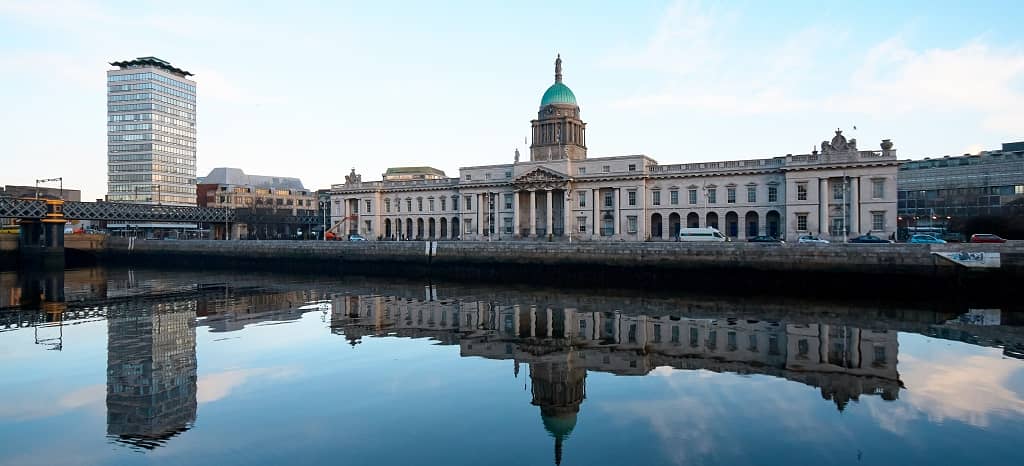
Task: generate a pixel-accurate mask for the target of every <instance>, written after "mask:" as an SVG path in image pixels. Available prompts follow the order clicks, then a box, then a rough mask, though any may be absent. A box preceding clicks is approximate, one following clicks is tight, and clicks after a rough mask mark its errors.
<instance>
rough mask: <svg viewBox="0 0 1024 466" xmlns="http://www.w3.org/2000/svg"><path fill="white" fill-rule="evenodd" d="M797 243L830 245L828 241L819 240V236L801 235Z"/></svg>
mask: <svg viewBox="0 0 1024 466" xmlns="http://www.w3.org/2000/svg"><path fill="white" fill-rule="evenodd" d="M796 242H798V243H811V244H828V243H829V241H828V240H827V239H821V238H818V237H817V236H814V235H801V236H800V238H798V239H797V240H796Z"/></svg>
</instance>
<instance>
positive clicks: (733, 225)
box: [725, 212, 740, 238]
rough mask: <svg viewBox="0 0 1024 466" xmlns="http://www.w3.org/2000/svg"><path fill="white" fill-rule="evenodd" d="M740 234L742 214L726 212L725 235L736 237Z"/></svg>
mask: <svg viewBox="0 0 1024 466" xmlns="http://www.w3.org/2000/svg"><path fill="white" fill-rule="evenodd" d="M739 235H740V216H739V214H737V213H736V212H728V213H726V214H725V236H728V237H730V238H736V237H738V236H739Z"/></svg>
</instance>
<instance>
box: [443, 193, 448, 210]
mask: <svg viewBox="0 0 1024 466" xmlns="http://www.w3.org/2000/svg"><path fill="white" fill-rule="evenodd" d="M447 208H448V199H447V198H444V197H442V198H441V212H444V211H445V209H447Z"/></svg>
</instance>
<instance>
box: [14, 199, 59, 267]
mask: <svg viewBox="0 0 1024 466" xmlns="http://www.w3.org/2000/svg"><path fill="white" fill-rule="evenodd" d="M66 223H67V219H65V218H64V201H62V200H59V199H48V200H46V216H45V217H43V218H42V219H35V218H22V219H21V220H20V221H19V225H20V231H19V233H18V255H19V259H20V260H21V261H22V262H24V263H28V264H41V265H43V266H45V267H59V268H60V269H62V270H63V268H64V225H65V224H66Z"/></svg>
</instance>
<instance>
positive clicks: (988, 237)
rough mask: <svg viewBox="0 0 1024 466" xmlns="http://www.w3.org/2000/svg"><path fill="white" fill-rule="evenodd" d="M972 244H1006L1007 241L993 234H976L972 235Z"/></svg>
mask: <svg viewBox="0 0 1024 466" xmlns="http://www.w3.org/2000/svg"><path fill="white" fill-rule="evenodd" d="M971 242H972V243H1005V242H1006V240H1005V239H1002V238H1000V237H999V236H998V235H993V234H991V233H976V234H973V235H971Z"/></svg>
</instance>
